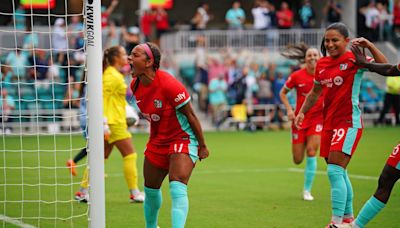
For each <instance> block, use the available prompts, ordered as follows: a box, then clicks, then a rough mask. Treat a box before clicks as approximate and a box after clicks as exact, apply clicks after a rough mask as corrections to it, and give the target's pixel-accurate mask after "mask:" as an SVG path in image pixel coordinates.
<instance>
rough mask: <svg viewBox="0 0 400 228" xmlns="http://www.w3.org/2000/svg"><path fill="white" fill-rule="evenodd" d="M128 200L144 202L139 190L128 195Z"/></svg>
mask: <svg viewBox="0 0 400 228" xmlns="http://www.w3.org/2000/svg"><path fill="white" fill-rule="evenodd" d="M129 201H130V202H131V203H143V202H144V194H143V193H142V192H139V193H137V194H131V195H130V196H129Z"/></svg>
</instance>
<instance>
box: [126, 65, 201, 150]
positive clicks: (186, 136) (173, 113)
mask: <svg viewBox="0 0 400 228" xmlns="http://www.w3.org/2000/svg"><path fill="white" fill-rule="evenodd" d="M136 80H138V79H134V80H132V82H131V89H132V91H133V95H134V98H135V99H136V104H137V106H138V107H137V108H139V110H140V113H141V114H142V116H144V117H145V118H146V119H147V120H149V121H150V139H149V142H148V144H152V145H169V144H170V143H172V142H175V141H179V140H190V141H195V142H197V140H196V137H195V135H194V133H193V130H192V128H191V127H190V125H189V122H188V120H187V118H186V116H185V115H184V114H182V113H181V112H179V111H178V109H179V108H181V107H182V106H184V105H185V104H187V103H188V102H189V101H190V95H189V93H188V92H187V90H186V89H185V87H184V86H183V85H182V83H180V82H179V81H178V80H177V79H175V78H174V77H173V76H171V75H170V74H169V73H167V72H165V71H161V70H157V71H156V76H155V78H154V80H153V82H152V83H151V84H150V85H148V86H143V85H142V84H140V83H139V85H138V86H137V87H136V91H134V90H135V88H134V87H135V82H136Z"/></svg>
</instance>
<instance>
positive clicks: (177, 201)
mask: <svg viewBox="0 0 400 228" xmlns="http://www.w3.org/2000/svg"><path fill="white" fill-rule="evenodd" d="M169 190H170V194H171V199H172V210H171V216H172V228H184V227H185V223H186V217H187V214H188V211H189V200H188V196H187V186H186V185H185V184H183V183H182V182H179V181H171V182H170V183H169Z"/></svg>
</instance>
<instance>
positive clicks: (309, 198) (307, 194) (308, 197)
mask: <svg viewBox="0 0 400 228" xmlns="http://www.w3.org/2000/svg"><path fill="white" fill-rule="evenodd" d="M303 199H304V200H306V201H312V200H314V197H313V196H312V195H311V192H309V191H303Z"/></svg>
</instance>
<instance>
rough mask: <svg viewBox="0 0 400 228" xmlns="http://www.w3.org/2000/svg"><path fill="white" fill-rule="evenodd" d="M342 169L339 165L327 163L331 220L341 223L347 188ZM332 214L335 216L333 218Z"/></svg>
mask: <svg viewBox="0 0 400 228" xmlns="http://www.w3.org/2000/svg"><path fill="white" fill-rule="evenodd" d="M344 171H345V170H344V169H343V168H342V167H341V166H338V165H334V164H328V177H329V183H330V185H331V203H332V215H333V216H332V221H333V219H335V220H339V221H334V222H335V223H342V221H341V220H342V219H343V215H344V210H345V207H346V198H347V188H346V183H345V180H344V177H343V175H344ZM334 216H336V217H335V218H334Z"/></svg>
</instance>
